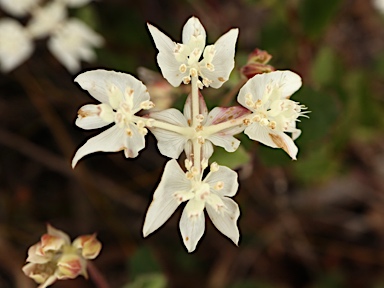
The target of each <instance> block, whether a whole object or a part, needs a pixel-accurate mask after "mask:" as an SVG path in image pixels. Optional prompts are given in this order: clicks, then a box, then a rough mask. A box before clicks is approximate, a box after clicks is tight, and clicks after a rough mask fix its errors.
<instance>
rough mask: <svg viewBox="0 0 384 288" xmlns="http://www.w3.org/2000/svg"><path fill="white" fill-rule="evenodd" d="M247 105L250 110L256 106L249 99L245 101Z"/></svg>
mask: <svg viewBox="0 0 384 288" xmlns="http://www.w3.org/2000/svg"><path fill="white" fill-rule="evenodd" d="M245 105H247V106H248V107H249V108H252V107H254V106H253V105H254V103H253V101H252V100H249V99H247V100H245Z"/></svg>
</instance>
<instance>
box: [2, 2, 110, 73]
mask: <svg viewBox="0 0 384 288" xmlns="http://www.w3.org/2000/svg"><path fill="white" fill-rule="evenodd" d="M90 1H91V0H50V1H48V2H44V3H45V4H44V6H41V5H40V3H39V2H40V1H39V0H0V7H1V8H2V9H3V10H4V11H5V12H7V13H8V14H10V15H11V16H13V17H25V16H28V17H29V18H28V22H27V24H26V26H24V25H22V24H21V23H20V22H19V21H17V20H15V19H13V18H10V17H7V18H2V19H0V70H1V71H3V72H9V71H11V70H13V69H15V68H16V67H17V66H19V65H20V64H22V63H23V62H24V61H25V60H26V59H28V58H29V57H30V56H31V54H32V52H33V49H34V43H33V41H34V40H35V39H41V38H48V42H47V45H48V49H49V50H50V51H51V53H52V54H53V55H54V56H55V57H56V58H57V59H58V60H59V61H60V62H61V63H62V64H63V65H64V66H65V68H66V69H67V70H69V71H70V72H71V73H74V72H76V71H78V70H79V69H80V62H81V60H84V61H92V60H93V59H94V58H95V53H94V51H93V50H92V47H99V46H101V45H102V44H103V38H102V37H101V36H100V35H98V34H97V33H96V32H94V31H93V30H92V29H91V28H89V27H88V26H87V25H86V24H85V23H83V22H82V21H80V20H78V19H75V18H68V15H67V8H76V7H80V6H82V5H85V4H87V3H88V2H90Z"/></svg>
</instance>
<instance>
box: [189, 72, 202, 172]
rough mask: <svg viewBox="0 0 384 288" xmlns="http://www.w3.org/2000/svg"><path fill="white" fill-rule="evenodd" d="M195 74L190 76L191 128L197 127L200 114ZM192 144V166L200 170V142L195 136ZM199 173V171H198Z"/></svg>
mask: <svg viewBox="0 0 384 288" xmlns="http://www.w3.org/2000/svg"><path fill="white" fill-rule="evenodd" d="M197 80H198V79H197V76H194V77H192V82H191V85H192V89H191V90H192V128H193V129H195V131H196V129H197V126H198V125H200V122H199V120H198V117H197V116H198V115H199V114H200V109H199V88H198V86H197ZM192 146H193V166H195V167H196V169H197V171H199V172H201V165H200V164H201V163H200V162H201V144H200V143H199V141H198V139H197V137H195V138H194V139H192ZM199 174H200V173H199Z"/></svg>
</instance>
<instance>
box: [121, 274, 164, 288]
mask: <svg viewBox="0 0 384 288" xmlns="http://www.w3.org/2000/svg"><path fill="white" fill-rule="evenodd" d="M166 287H168V285H167V279H166V278H165V276H164V275H163V274H159V273H153V274H144V275H140V276H139V277H137V278H136V279H135V280H134V281H133V282H132V283H129V284H127V285H125V286H124V287H123V288H166Z"/></svg>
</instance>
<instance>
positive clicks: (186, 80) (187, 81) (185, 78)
mask: <svg viewBox="0 0 384 288" xmlns="http://www.w3.org/2000/svg"><path fill="white" fill-rule="evenodd" d="M183 83H184V84H186V85H188V84H189V83H191V77H189V76H186V77H184V78H183Z"/></svg>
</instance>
